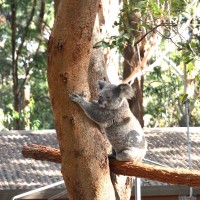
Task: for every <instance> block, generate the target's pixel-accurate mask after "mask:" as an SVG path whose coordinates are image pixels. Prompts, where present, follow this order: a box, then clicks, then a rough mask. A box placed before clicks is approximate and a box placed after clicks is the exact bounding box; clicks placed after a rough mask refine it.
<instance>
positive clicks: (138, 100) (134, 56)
mask: <svg viewBox="0 0 200 200" xmlns="http://www.w3.org/2000/svg"><path fill="white" fill-rule="evenodd" d="M125 1H126V0H125ZM140 17H141V16H140V13H133V14H132V16H128V17H127V18H128V21H127V26H128V25H129V26H132V27H133V28H134V31H132V37H134V38H136V41H137V39H138V38H140V37H141V35H142V34H143V33H142V32H141V31H139V27H138V23H140ZM144 46H145V40H143V41H142V42H141V43H140V44H138V46H133V47H132V46H127V47H126V48H125V49H124V53H123V55H124V72H123V79H126V78H127V77H128V76H129V75H130V73H131V72H132V71H133V70H134V69H135V68H136V67H137V66H138V65H139V64H140V59H142V58H143V57H144ZM132 87H133V88H134V91H135V95H134V98H133V99H132V100H130V101H129V105H130V109H131V111H132V112H133V114H134V115H135V117H136V118H137V119H138V120H139V122H140V124H141V126H142V127H143V126H144V120H143V112H144V109H143V77H140V78H136V79H135V81H134V83H133V85H132Z"/></svg>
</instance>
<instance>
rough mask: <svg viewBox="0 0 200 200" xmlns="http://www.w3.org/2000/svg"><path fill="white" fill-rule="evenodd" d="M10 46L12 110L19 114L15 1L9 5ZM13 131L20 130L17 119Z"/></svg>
mask: <svg viewBox="0 0 200 200" xmlns="http://www.w3.org/2000/svg"><path fill="white" fill-rule="evenodd" d="M11 18H12V19H11V29H12V35H11V44H12V77H13V96H14V106H13V107H14V110H15V111H16V112H18V113H19V112H20V105H19V104H20V102H19V83H18V68H17V61H16V28H17V24H16V4H15V1H13V2H12V4H11ZM14 129H16V130H19V129H20V121H19V119H16V120H15V125H14Z"/></svg>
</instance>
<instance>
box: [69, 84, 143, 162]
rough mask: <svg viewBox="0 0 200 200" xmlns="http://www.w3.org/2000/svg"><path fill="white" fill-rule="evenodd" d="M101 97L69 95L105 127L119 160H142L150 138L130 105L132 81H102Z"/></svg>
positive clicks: (100, 86) (114, 154)
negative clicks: (145, 133)
mask: <svg viewBox="0 0 200 200" xmlns="http://www.w3.org/2000/svg"><path fill="white" fill-rule="evenodd" d="M97 84H98V88H99V99H98V101H92V102H88V101H86V100H85V99H84V97H83V96H81V95H78V94H76V93H71V94H70V95H69V97H70V99H71V100H72V101H74V102H76V103H77V104H78V105H79V106H80V107H81V108H82V109H83V111H84V112H85V114H86V115H87V116H88V117H89V118H90V119H91V120H93V121H94V122H96V123H97V124H98V125H99V126H100V127H101V128H103V129H104V131H105V133H106V136H107V138H108V140H109V142H110V143H111V145H112V149H113V153H112V154H111V155H110V156H111V157H115V158H116V159H117V160H119V161H131V162H134V163H138V162H141V161H142V159H143V158H144V156H145V154H146V150H147V142H146V140H145V136H144V133H143V130H142V127H141V126H140V123H139V121H138V120H137V119H136V117H135V116H134V115H133V113H132V112H131V110H130V108H129V104H128V101H127V99H130V98H132V97H133V90H132V88H131V86H130V85H128V84H120V85H114V84H110V83H108V82H105V81H98V82H97Z"/></svg>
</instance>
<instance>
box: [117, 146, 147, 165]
mask: <svg viewBox="0 0 200 200" xmlns="http://www.w3.org/2000/svg"><path fill="white" fill-rule="evenodd" d="M145 154H146V149H139V148H131V149H125V150H122V151H120V152H117V154H116V159H117V160H119V161H131V162H134V163H139V162H141V161H142V159H143V158H144V156H145Z"/></svg>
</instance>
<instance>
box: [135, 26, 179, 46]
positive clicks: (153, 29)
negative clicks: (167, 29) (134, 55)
mask: <svg viewBox="0 0 200 200" xmlns="http://www.w3.org/2000/svg"><path fill="white" fill-rule="evenodd" d="M160 26H177V24H174V23H163V22H162V23H161V24H158V25H157V26H155V27H153V28H152V29H151V30H150V31H148V32H147V33H145V34H144V35H143V36H142V37H141V38H140V39H139V40H138V41H136V42H135V43H134V46H136V45H137V44H138V43H140V42H141V41H142V40H143V39H144V38H145V37H146V36H147V35H148V34H149V33H151V32H154V31H155V30H156V29H157V28H158V27H160Z"/></svg>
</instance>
